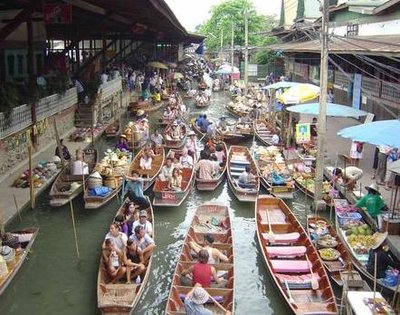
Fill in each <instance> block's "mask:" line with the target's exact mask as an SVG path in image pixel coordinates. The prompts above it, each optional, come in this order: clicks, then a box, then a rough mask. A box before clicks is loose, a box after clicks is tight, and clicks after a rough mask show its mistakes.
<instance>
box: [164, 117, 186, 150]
mask: <svg viewBox="0 0 400 315" xmlns="http://www.w3.org/2000/svg"><path fill="white" fill-rule="evenodd" d="M173 126H176V127H175V128H181V134H182V136H181V137H180V138H179V139H173V138H172V137H171V136H170V133H171V132H172V129H173ZM187 133H188V128H187V127H186V125H185V124H183V123H182V124H176V123H175V122H173V123H172V124H170V125H168V126H167V127H166V128H165V130H164V132H163V138H164V143H165V147H166V148H169V149H180V148H182V147H183V146H184V145H185V143H186V138H187Z"/></svg>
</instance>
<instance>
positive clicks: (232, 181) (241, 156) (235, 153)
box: [227, 145, 260, 202]
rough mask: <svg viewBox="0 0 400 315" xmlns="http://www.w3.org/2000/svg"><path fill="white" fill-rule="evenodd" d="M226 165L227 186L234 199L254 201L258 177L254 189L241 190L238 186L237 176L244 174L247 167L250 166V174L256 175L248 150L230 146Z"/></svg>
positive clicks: (257, 190)
mask: <svg viewBox="0 0 400 315" xmlns="http://www.w3.org/2000/svg"><path fill="white" fill-rule="evenodd" d="M227 163H228V167H227V175H228V184H229V186H230V187H231V190H232V192H233V193H234V195H235V196H236V198H237V199H238V200H239V201H247V202H254V201H256V198H257V197H258V192H259V191H260V180H259V178H258V177H257V178H255V186H254V188H242V187H240V186H239V184H238V179H239V176H240V174H242V173H243V172H244V170H245V168H246V166H247V165H249V166H250V168H251V173H252V174H254V175H256V174H257V166H256V164H255V162H254V159H253V157H252V156H251V154H250V151H249V149H248V148H247V147H243V146H235V145H233V146H231V147H230V149H229V152H228V158H227Z"/></svg>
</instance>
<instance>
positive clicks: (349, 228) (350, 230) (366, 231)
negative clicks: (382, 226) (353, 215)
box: [343, 220, 373, 236]
mask: <svg viewBox="0 0 400 315" xmlns="http://www.w3.org/2000/svg"><path fill="white" fill-rule="evenodd" d="M343 229H344V230H345V231H346V235H347V236H351V235H355V236H357V235H372V234H373V233H372V230H371V228H370V226H369V225H368V224H364V223H363V222H362V221H356V220H349V221H347V222H346V223H345V224H344V225H343Z"/></svg>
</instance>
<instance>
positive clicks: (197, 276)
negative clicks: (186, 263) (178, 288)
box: [181, 249, 227, 288]
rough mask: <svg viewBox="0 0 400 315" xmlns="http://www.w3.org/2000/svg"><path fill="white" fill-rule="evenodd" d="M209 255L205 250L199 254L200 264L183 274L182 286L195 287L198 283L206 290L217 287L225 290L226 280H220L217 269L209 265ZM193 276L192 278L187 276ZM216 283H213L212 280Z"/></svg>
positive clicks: (185, 270) (192, 266)
mask: <svg viewBox="0 0 400 315" xmlns="http://www.w3.org/2000/svg"><path fill="white" fill-rule="evenodd" d="M208 259H209V254H208V251H207V250H205V249H201V250H200V251H199V254H198V262H197V263H196V264H194V265H191V266H190V267H189V268H187V269H184V270H182V272H181V285H183V286H188V287H191V286H194V285H196V283H199V284H201V286H202V287H204V288H209V287H216V288H223V287H225V285H226V282H227V281H226V280H225V279H224V278H219V277H218V275H217V271H216V269H215V267H213V266H211V265H209V264H208ZM188 274H191V275H192V278H189V277H187V276H186V275H188ZM212 279H213V280H214V282H211V280H212Z"/></svg>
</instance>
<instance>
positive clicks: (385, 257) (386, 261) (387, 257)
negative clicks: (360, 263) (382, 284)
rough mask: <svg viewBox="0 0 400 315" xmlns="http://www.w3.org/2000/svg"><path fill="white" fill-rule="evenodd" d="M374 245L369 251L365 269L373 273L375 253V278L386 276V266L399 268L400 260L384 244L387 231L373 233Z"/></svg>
mask: <svg viewBox="0 0 400 315" xmlns="http://www.w3.org/2000/svg"><path fill="white" fill-rule="evenodd" d="M374 236H375V245H374V246H372V248H371V249H370V251H369V254H368V255H369V256H368V262H367V266H366V267H367V271H368V272H369V273H370V274H371V275H374V272H375V270H374V268H375V254H376V258H377V269H376V278H377V279H382V278H385V276H386V270H387V269H388V267H391V268H394V269H400V262H399V261H398V260H397V259H396V258H395V257H394V256H392V254H391V253H390V251H389V246H388V245H387V244H386V239H387V236H388V232H385V233H375V234H374Z"/></svg>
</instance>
